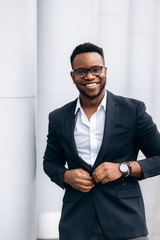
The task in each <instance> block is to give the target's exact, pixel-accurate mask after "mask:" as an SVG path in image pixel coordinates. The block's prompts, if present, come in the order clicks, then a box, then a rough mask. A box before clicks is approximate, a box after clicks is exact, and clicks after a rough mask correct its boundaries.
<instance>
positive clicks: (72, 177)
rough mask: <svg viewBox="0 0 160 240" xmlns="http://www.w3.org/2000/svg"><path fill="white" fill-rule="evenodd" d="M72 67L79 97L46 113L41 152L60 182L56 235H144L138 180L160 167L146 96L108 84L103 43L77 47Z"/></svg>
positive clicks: (143, 239) (99, 239) (68, 239)
mask: <svg viewBox="0 0 160 240" xmlns="http://www.w3.org/2000/svg"><path fill="white" fill-rule="evenodd" d="M71 66H72V69H73V71H72V72H71V77H72V80H73V83H74V84H75V85H76V87H77V89H78V90H79V97H78V98H77V99H76V100H75V101H73V102H70V103H68V104H66V105H65V106H63V107H61V108H59V109H56V110H54V111H53V112H51V113H50V115H49V133H48V140H47V147H46V151H45V155H44V171H45V172H46V174H47V175H48V176H49V177H50V179H51V180H52V181H53V182H55V183H56V184H58V185H59V186H60V187H62V188H65V195H64V198H63V208H62V214H61V219H60V224H59V233H60V240H131V239H132V240H134V239H136V240H147V239H148V238H147V234H148V232H147V227H146V220H145V212H144V203H143V197H142V193H141V190H140V186H139V182H138V181H139V180H142V179H145V178H149V177H153V176H156V175H159V174H160V133H159V132H158V130H157V128H156V125H155V124H154V123H153V121H152V118H151V117H150V116H149V115H148V114H147V113H146V111H145V110H146V108H145V105H144V103H143V102H141V101H138V100H134V99H129V98H125V97H120V96H116V95H114V94H112V93H111V92H109V91H106V89H105V86H106V77H107V68H106V67H105V61H104V55H103V50H102V48H100V47H98V46H96V45H94V44H91V43H84V44H81V45H79V46H77V47H76V48H75V49H74V51H73V53H72V55H71ZM139 150H141V151H142V152H143V153H144V155H145V157H146V158H145V159H142V160H140V161H138V162H137V156H138V152H139ZM66 163H67V166H68V167H66Z"/></svg>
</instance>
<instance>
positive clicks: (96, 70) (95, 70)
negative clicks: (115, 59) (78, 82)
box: [73, 66, 105, 78]
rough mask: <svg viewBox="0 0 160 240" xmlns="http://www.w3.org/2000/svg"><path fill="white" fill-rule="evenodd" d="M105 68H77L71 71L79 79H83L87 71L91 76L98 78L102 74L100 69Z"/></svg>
mask: <svg viewBox="0 0 160 240" xmlns="http://www.w3.org/2000/svg"><path fill="white" fill-rule="evenodd" d="M104 67H105V66H94V67H91V68H88V69H87V68H77V69H75V70H73V72H75V73H76V75H77V76H78V77H80V78H84V77H86V76H87V74H88V71H89V72H90V73H91V74H92V75H93V76H99V75H100V74H101V72H102V69H103V68H104Z"/></svg>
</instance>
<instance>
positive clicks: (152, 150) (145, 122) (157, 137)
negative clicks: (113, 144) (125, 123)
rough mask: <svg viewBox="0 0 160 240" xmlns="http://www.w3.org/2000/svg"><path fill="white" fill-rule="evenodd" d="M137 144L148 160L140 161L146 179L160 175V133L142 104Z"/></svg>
mask: <svg viewBox="0 0 160 240" xmlns="http://www.w3.org/2000/svg"><path fill="white" fill-rule="evenodd" d="M135 144H136V145H137V146H138V148H139V149H140V150H141V151H142V152H143V154H144V155H145V157H146V159H142V160H140V161H139V164H140V166H141V168H142V173H143V177H142V179H144V178H149V177H153V176H156V175H159V174H160V133H159V132H158V130H157V127H156V125H155V123H154V122H153V121H152V118H151V116H150V115H149V114H148V113H146V107H145V105H144V103H143V102H140V104H139V106H138V109H137V122H136V134H135Z"/></svg>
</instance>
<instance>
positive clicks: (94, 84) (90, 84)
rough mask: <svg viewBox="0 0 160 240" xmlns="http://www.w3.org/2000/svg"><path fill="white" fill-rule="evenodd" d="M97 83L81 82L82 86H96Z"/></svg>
mask: <svg viewBox="0 0 160 240" xmlns="http://www.w3.org/2000/svg"><path fill="white" fill-rule="evenodd" d="M97 84H98V83H86V84H83V85H84V86H87V87H93V86H96V85H97Z"/></svg>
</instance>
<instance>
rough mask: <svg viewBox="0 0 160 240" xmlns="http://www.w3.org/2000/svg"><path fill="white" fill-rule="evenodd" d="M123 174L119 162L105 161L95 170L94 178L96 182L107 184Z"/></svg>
mask: <svg viewBox="0 0 160 240" xmlns="http://www.w3.org/2000/svg"><path fill="white" fill-rule="evenodd" d="M121 176H122V173H121V172H120V170H119V163H111V162H104V163H102V164H101V165H99V166H98V167H97V168H96V169H95V170H94V172H93V178H94V181H95V182H96V183H98V182H101V183H102V184H105V183H107V182H112V181H115V180H117V179H118V178H120V177H121Z"/></svg>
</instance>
